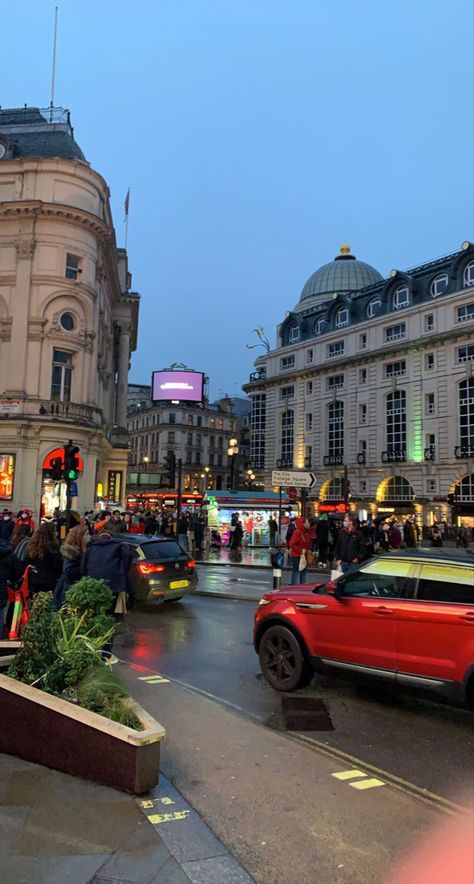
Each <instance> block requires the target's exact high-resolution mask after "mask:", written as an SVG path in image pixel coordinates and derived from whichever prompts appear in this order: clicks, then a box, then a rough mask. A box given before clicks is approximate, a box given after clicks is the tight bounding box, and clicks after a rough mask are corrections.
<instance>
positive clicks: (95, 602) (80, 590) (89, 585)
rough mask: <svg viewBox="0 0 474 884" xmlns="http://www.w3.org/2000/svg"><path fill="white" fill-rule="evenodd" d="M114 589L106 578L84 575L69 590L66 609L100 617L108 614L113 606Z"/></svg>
mask: <svg viewBox="0 0 474 884" xmlns="http://www.w3.org/2000/svg"><path fill="white" fill-rule="evenodd" d="M112 600H113V595H112V590H111V589H110V587H109V586H108V585H107V583H106V582H105V580H96V579H95V578H94V577H82V578H81V580H78V582H77V583H74V584H73V585H72V586H71V587H70V588H69V589H68V591H67V595H66V611H67V612H68V613H69V612H74V613H75V614H85V613H87V616H88V617H98V616H100V615H101V614H102V615H103V614H108V613H109V611H110V609H111V607H112Z"/></svg>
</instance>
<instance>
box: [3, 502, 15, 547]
mask: <svg viewBox="0 0 474 884" xmlns="http://www.w3.org/2000/svg"><path fill="white" fill-rule="evenodd" d="M14 529H15V522H14V521H13V518H12V514H11V513H10V512H9V511H8V510H3V515H2V517H1V520H0V540H6V541H7V543H9V542H10V540H11V536H12V534H13V531H14Z"/></svg>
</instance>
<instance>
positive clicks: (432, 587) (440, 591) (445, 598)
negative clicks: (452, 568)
mask: <svg viewBox="0 0 474 884" xmlns="http://www.w3.org/2000/svg"><path fill="white" fill-rule="evenodd" d="M416 597H417V598H418V599H420V600H422V601H425V602H447V603H448V604H450V605H453V604H459V605H472V604H474V585H473V583H472V580H471V581H470V583H464V582H461V581H460V580H456V581H455V582H454V581H453V582H450V581H449V580H445V579H444V575H443V577H440V578H438V579H437V578H431V579H430V580H420V581H419V583H418V589H417V593H416Z"/></svg>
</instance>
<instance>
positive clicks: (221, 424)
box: [217, 418, 224, 430]
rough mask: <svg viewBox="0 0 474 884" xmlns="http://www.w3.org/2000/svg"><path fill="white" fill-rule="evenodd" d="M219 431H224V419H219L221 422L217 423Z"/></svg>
mask: <svg viewBox="0 0 474 884" xmlns="http://www.w3.org/2000/svg"><path fill="white" fill-rule="evenodd" d="M217 429H218V430H223V429H224V421H223V420H222V418H219V420H218V421H217Z"/></svg>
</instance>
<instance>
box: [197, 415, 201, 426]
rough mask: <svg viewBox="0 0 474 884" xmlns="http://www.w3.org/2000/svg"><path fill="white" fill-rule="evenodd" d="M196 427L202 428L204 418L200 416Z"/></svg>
mask: <svg viewBox="0 0 474 884" xmlns="http://www.w3.org/2000/svg"><path fill="white" fill-rule="evenodd" d="M196 426H197V427H202V417H200V416H199V417H197V418H196Z"/></svg>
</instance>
